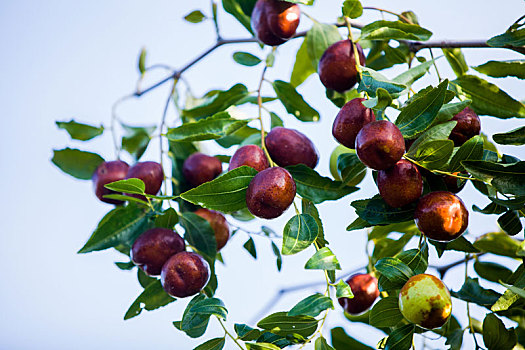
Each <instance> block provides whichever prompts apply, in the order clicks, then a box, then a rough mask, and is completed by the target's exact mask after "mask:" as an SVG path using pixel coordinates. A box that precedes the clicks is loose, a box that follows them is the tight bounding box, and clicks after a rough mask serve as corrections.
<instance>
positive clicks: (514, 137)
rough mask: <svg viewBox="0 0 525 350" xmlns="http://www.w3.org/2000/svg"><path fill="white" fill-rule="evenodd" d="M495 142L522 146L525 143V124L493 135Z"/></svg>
mask: <svg viewBox="0 0 525 350" xmlns="http://www.w3.org/2000/svg"><path fill="white" fill-rule="evenodd" d="M492 139H493V140H494V142H496V143H499V144H500V145H515V146H520V145H524V144H525V126H522V127H520V128H517V129H514V130H511V131H509V132H506V133H501V134H494V135H492Z"/></svg>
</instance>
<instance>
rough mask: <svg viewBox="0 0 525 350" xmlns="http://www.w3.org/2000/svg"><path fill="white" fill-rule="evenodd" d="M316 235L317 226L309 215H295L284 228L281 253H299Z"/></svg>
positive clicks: (317, 231)
mask: <svg viewBox="0 0 525 350" xmlns="http://www.w3.org/2000/svg"><path fill="white" fill-rule="evenodd" d="M318 233H319V226H318V225H317V222H316V221H315V219H314V218H313V217H312V216H311V215H308V214H299V215H295V216H294V217H292V218H291V219H290V220H289V221H288V222H287V223H286V225H285V226H284V231H283V247H282V253H283V254H284V255H292V254H297V253H299V252H300V251H302V250H304V249H306V248H308V247H309V246H310V245H311V244H312V243H313V242H314V241H315V239H316V238H317V234H318Z"/></svg>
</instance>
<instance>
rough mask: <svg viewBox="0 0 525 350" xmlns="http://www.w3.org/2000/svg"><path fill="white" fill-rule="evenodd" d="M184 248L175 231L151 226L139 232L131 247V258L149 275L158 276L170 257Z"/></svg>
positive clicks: (182, 241) (182, 240)
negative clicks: (149, 228)
mask: <svg viewBox="0 0 525 350" xmlns="http://www.w3.org/2000/svg"><path fill="white" fill-rule="evenodd" d="M185 249H186V243H185V242H184V239H182V237H181V236H179V235H178V234H177V233H176V232H175V231H172V230H170V229H167V228H153V229H151V230H147V231H146V232H144V233H143V234H141V235H140V236H139V237H138V238H137V239H136V240H135V243H133V246H132V247H131V260H132V261H133V263H134V264H135V265H137V266H138V267H140V268H141V269H142V270H143V271H144V272H145V273H146V274H147V275H149V276H158V275H160V271H161V270H162V266H163V265H164V263H166V261H168V259H169V258H170V257H172V256H173V255H175V254H177V253H180V252H182V251H184V250H185Z"/></svg>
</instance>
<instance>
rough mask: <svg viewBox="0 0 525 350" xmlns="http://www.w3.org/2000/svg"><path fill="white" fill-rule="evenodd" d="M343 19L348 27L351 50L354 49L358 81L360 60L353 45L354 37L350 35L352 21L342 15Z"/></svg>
mask: <svg viewBox="0 0 525 350" xmlns="http://www.w3.org/2000/svg"><path fill="white" fill-rule="evenodd" d="M344 20H345V23H346V27H347V28H348V39H349V40H350V42H351V43H352V50H353V51H354V62H355V69H356V71H357V74H358V76H359V81H361V62H360V57H359V52H358V51H357V46H356V45H355V42H354V38H353V37H352V22H351V21H350V18H348V17H344Z"/></svg>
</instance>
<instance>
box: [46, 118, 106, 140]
mask: <svg viewBox="0 0 525 350" xmlns="http://www.w3.org/2000/svg"><path fill="white" fill-rule="evenodd" d="M56 124H57V126H58V128H59V129H63V130H66V131H67V133H68V134H69V136H71V138H72V139H74V140H80V141H87V140H91V139H92V138H94V137H97V136H99V135H102V133H103V132H104V127H103V126H102V125H101V126H99V127H96V126H91V125H88V124H83V123H77V122H76V121H74V120H73V119H71V120H70V121H68V122H58V121H57V122H56Z"/></svg>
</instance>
